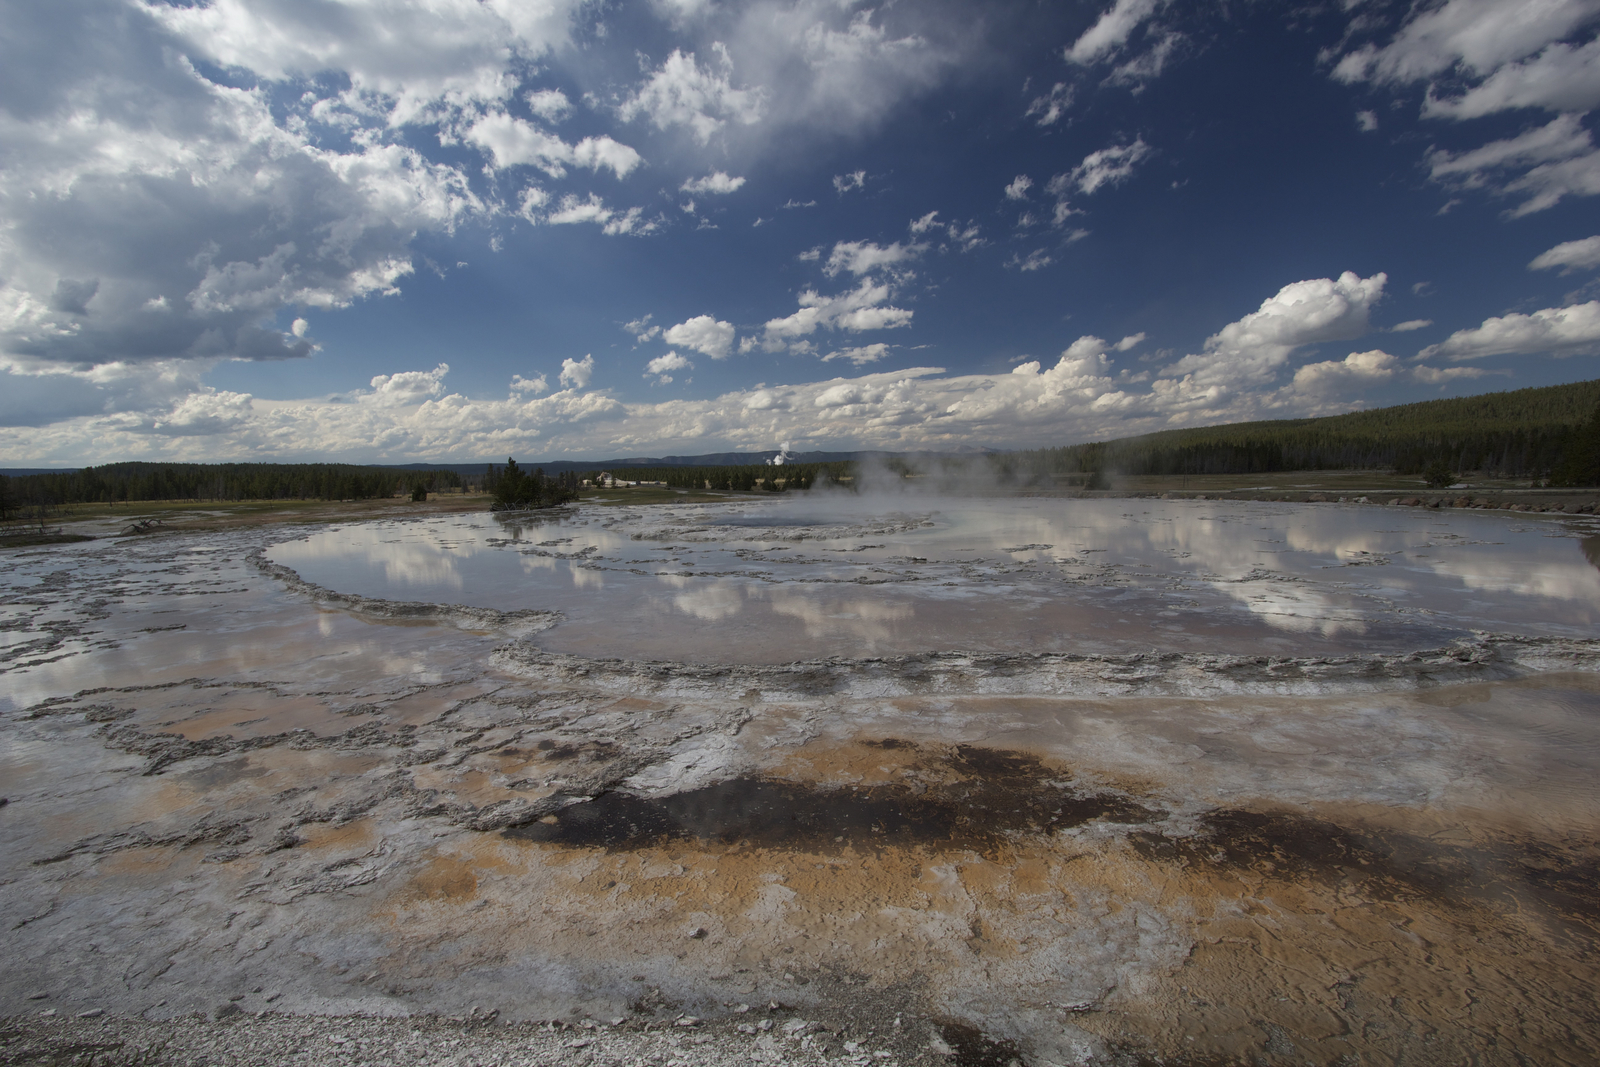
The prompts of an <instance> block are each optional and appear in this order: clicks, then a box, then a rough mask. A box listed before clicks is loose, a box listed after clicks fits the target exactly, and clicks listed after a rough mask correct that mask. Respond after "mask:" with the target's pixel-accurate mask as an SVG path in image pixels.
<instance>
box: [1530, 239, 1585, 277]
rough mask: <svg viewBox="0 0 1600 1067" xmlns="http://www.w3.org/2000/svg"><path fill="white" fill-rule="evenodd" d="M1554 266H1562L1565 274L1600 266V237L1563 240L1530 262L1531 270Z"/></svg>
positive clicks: (1546, 268) (1547, 268)
mask: <svg viewBox="0 0 1600 1067" xmlns="http://www.w3.org/2000/svg"><path fill="white" fill-rule="evenodd" d="M1552 267H1561V268H1562V271H1561V273H1563V274H1569V273H1571V272H1572V271H1575V270H1588V269H1590V268H1591V267H1600V237H1585V238H1583V239H1582V240H1579V241H1563V242H1561V243H1560V244H1558V245H1556V246H1555V247H1554V248H1551V249H1549V250H1547V251H1544V252H1541V253H1539V254H1538V255H1537V256H1535V257H1534V258H1533V261H1532V262H1530V263H1529V264H1528V269H1529V270H1549V269H1550V268H1552Z"/></svg>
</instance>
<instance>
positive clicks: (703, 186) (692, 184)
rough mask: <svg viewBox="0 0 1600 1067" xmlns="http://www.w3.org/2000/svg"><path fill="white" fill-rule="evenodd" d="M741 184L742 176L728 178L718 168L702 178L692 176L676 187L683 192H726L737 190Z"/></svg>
mask: <svg viewBox="0 0 1600 1067" xmlns="http://www.w3.org/2000/svg"><path fill="white" fill-rule="evenodd" d="M743 185H744V179H743V178H730V177H729V176H728V175H726V174H724V173H723V172H722V171H720V170H718V171H713V172H711V173H710V174H707V175H706V176H705V177H703V178H692V179H690V180H689V181H686V182H684V183H683V184H682V185H680V186H679V187H678V188H679V190H680V191H682V192H685V193H695V194H703V193H714V194H726V193H734V192H738V191H739V188H740V187H741V186H743Z"/></svg>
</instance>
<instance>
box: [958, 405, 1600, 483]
mask: <svg viewBox="0 0 1600 1067" xmlns="http://www.w3.org/2000/svg"><path fill="white" fill-rule="evenodd" d="M989 462H991V463H992V464H994V465H995V467H996V468H997V471H998V473H999V476H1000V478H1001V480H1005V481H1011V482H1028V481H1033V480H1037V479H1038V478H1040V477H1041V476H1054V475H1072V474H1083V475H1086V476H1088V475H1093V474H1095V473H1114V474H1168V475H1172V474H1177V475H1182V474H1261V473H1268V472H1273V471H1295V470H1394V471H1396V472H1398V473H1401V474H1420V473H1423V472H1424V471H1426V470H1428V469H1429V468H1430V467H1436V466H1442V467H1444V468H1447V469H1449V470H1451V471H1459V472H1466V471H1477V472H1480V473H1482V474H1485V475H1493V476H1499V477H1510V478H1536V479H1546V478H1548V479H1549V480H1550V481H1551V482H1552V483H1553V484H1557V485H1594V484H1597V483H1600V380H1596V381H1589V382H1576V383H1573V384H1571V385H1552V386H1545V387H1541V388H1534V389H1517V390H1515V391H1512V392H1505V393H1488V394H1485V395H1482V396H1471V397H1461V398H1459V399H1450V400H1427V401H1423V402H1421V403H1417V404H1402V405H1399V406H1396V407H1389V408H1377V409H1375V410H1372V411H1352V412H1350V413H1348V414H1345V415H1330V416H1325V417H1323V418H1315V419H1281V420H1276V421H1271V422H1241V423H1232V424H1228V425H1224V426H1207V427H1199V428H1195V429H1185V430H1165V431H1162V432H1160V433H1152V434H1145V435H1142V436H1139V437H1125V438H1120V439H1117V440H1112V441H1103V442H1091V443H1087V444H1079V445H1068V446H1066V447H1063V448H1047V449H1038V450H1034V451H1027V452H1011V453H1004V454H995V455H991V456H990V457H989Z"/></svg>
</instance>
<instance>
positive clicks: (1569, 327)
mask: <svg viewBox="0 0 1600 1067" xmlns="http://www.w3.org/2000/svg"><path fill="white" fill-rule="evenodd" d="M1597 348H1600V300H1591V301H1589V302H1588V303H1586V304H1576V305H1573V306H1571V307H1561V308H1544V309H1542V310H1539V311H1535V312H1533V313H1532V314H1531V315H1523V314H1520V313H1518V314H1511V315H1501V316H1497V317H1494V318H1488V319H1484V320H1483V325H1481V326H1476V327H1473V328H1472V329H1467V330H1457V331H1456V332H1455V333H1453V334H1451V335H1450V336H1449V337H1447V338H1445V339H1444V340H1443V341H1441V342H1439V343H1438V344H1436V345H1429V346H1428V347H1427V348H1424V349H1423V350H1422V352H1421V353H1420V354H1419V356H1420V358H1422V359H1434V358H1443V359H1449V360H1453V361H1459V360H1465V359H1483V358H1484V357H1486V356H1508V355H1525V356H1531V355H1543V354H1549V355H1556V356H1565V355H1573V354H1576V353H1582V352H1593V351H1596V350H1597Z"/></svg>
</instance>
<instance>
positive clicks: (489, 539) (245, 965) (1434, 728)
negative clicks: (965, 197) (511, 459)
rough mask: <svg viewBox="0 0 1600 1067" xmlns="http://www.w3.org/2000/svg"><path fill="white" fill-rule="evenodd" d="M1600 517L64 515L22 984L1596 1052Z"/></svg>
mask: <svg viewBox="0 0 1600 1067" xmlns="http://www.w3.org/2000/svg"><path fill="white" fill-rule="evenodd" d="M1595 533H1596V527H1595V524H1594V522H1593V520H1589V519H1566V518H1563V519H1555V518H1550V517H1541V518H1538V519H1533V518H1528V517H1523V516H1520V515H1509V514H1505V513H1494V514H1475V513H1470V512H1463V511H1448V512H1433V511H1425V510H1418V509H1409V508H1395V507H1381V508H1380V507H1364V506H1349V507H1344V506H1336V505H1321V506H1303V505H1302V506H1297V505H1284V504H1242V503H1233V502H1176V501H1175V502H1158V501H1127V500H1096V501H1065V500H1052V499H1020V500H1018V499H992V500H991V499H976V498H966V499H916V498H909V497H907V498H877V499H869V498H851V497H831V498H830V497H826V496H811V497H792V498H784V499H777V500H758V501H751V502H748V503H738V504H734V503H728V504H719V505H704V506H665V507H628V506H624V507H585V508H582V509H579V510H576V511H573V512H570V513H567V514H561V515H554V514H553V515H550V516H549V517H547V518H542V519H540V520H537V521H525V522H521V523H518V522H514V521H501V520H498V519H495V518H492V517H490V516H487V515H482V516H469V517H450V518H435V519H419V520H412V521H383V522H368V523H354V524H348V525H328V526H324V527H319V528H314V529H312V530H310V531H309V532H305V531H303V530H301V529H295V528H289V527H279V528H259V529H245V530H233V531H228V532H216V533H207V534H193V535H178V534H174V535H157V536H151V537H137V538H134V537H130V538H123V539H117V540H100V541H93V542H87V543H83V544H75V545H62V546H51V547H47V548H40V549H28V550H17V551H13V552H11V553H9V554H8V555H7V556H5V557H4V559H3V561H0V562H3V564H4V570H0V620H3V627H0V679H3V681H4V684H3V685H0V797H4V803H0V915H4V916H5V917H6V930H7V934H6V938H7V941H6V952H7V955H6V966H5V967H3V968H0V1014H4V1015H19V1014H33V1013H36V1012H38V1011H39V1010H41V1008H40V1003H41V1002H40V1001H35V1000H30V999H29V998H30V997H31V996H33V995H35V994H37V993H41V992H42V993H45V994H48V996H49V998H50V999H48V1000H47V1001H45V1002H43V1003H48V1004H49V1005H50V1007H51V1008H53V1009H57V1010H59V1011H61V1013H62V1014H67V1013H68V1012H78V1011H84V1010H93V1009H95V1008H103V1009H105V1010H107V1011H109V1012H113V1013H118V1012H127V1013H134V1014H143V1015H144V1016H146V1017H148V1018H152V1019H163V1018H174V1017H179V1016H183V1015H185V1013H188V1012H194V1011H216V1010H218V1009H219V1006H223V1007H226V1009H227V1010H229V1011H231V1010H233V1008H234V1007H238V1008H241V1009H242V1010H244V1011H247V1012H258V1011H266V1012H271V1011H285V1012H298V1013H322V1014H348V1013H367V1014H374V1015H415V1014H428V1013H437V1014H446V1015H462V1016H465V1015H467V1014H468V1012H469V1009H470V1008H471V1007H472V1006H474V1005H476V1006H479V1007H480V1008H482V1009H484V1010H490V1009H492V1010H496V1011H499V1012H500V1013H501V1018H502V1019H516V1020H547V1019H553V1018H562V1019H565V1020H567V1021H569V1022H575V1021H578V1020H581V1019H584V1018H586V1017H587V1018H591V1019H598V1020H609V1019H612V1018H627V1019H630V1020H633V1021H632V1022H630V1023H628V1024H627V1025H629V1026H638V1025H639V1024H641V1023H642V1022H645V1021H648V1022H650V1023H651V1024H652V1026H654V1027H655V1029H653V1030H652V1031H651V1038H652V1040H653V1039H654V1037H655V1036H656V1035H659V1034H662V1033H663V1032H664V1033H666V1034H668V1035H671V1034H673V1033H677V1032H678V1029H679V1028H678V1027H676V1026H674V1025H672V1023H673V1021H674V1020H676V1019H678V1018H679V1017H680V1016H682V1015H683V1014H684V1013H689V1014H692V1015H696V1016H701V1017H705V1018H707V1019H709V1020H712V1021H713V1022H715V1021H716V1020H719V1019H720V1020H724V1021H725V1022H726V1024H727V1028H728V1029H727V1032H728V1033H729V1034H737V1033H738V1032H737V1031H736V1030H734V1029H733V1027H734V1026H735V1025H736V1024H738V1023H739V1022H740V1021H741V1020H746V1019H755V1018H757V1017H758V1016H761V1017H765V1015H770V1016H771V1017H772V1018H773V1019H775V1020H776V1021H777V1023H778V1025H777V1026H776V1027H774V1028H773V1029H771V1030H770V1031H757V1030H755V1029H754V1027H753V1026H752V1027H751V1031H752V1032H750V1033H749V1034H748V1040H749V1042H750V1044H749V1048H750V1049H751V1052H752V1060H753V1061H758V1062H774V1063H782V1062H785V1057H786V1056H789V1055H790V1054H791V1053H793V1054H794V1055H800V1054H801V1053H800V1052H799V1051H797V1050H800V1049H801V1048H802V1044H801V1043H802V1039H803V1038H804V1037H806V1036H808V1035H809V1036H813V1037H815V1036H816V1033H818V1032H815V1031H813V1030H812V1029H811V1023H813V1022H816V1021H817V1020H827V1021H828V1025H829V1026H831V1027H834V1028H835V1031H836V1033H837V1034H839V1035H842V1034H844V1033H845V1032H846V1030H845V1028H846V1027H848V1031H847V1032H848V1034H849V1039H850V1040H851V1041H852V1042H855V1043H856V1045H857V1051H858V1053H859V1055H855V1059H853V1060H850V1062H855V1061H856V1060H860V1061H861V1062H868V1060H869V1058H870V1062H888V1063H903V1064H917V1063H927V1062H935V1060H934V1059H933V1057H934V1055H935V1053H936V1052H937V1051H938V1050H939V1049H940V1048H944V1049H952V1048H954V1049H955V1050H956V1051H955V1054H954V1055H953V1056H952V1058H951V1060H946V1059H945V1058H944V1057H943V1055H942V1054H940V1056H939V1057H938V1058H937V1060H936V1062H941V1063H943V1062H952V1061H953V1062H954V1063H956V1064H958V1065H959V1064H963V1063H981V1062H1002V1063H1003V1062H1007V1060H1008V1059H1010V1058H1011V1056H1012V1054H1013V1053H1015V1054H1016V1055H1017V1056H1018V1057H1020V1058H1021V1059H1022V1061H1023V1062H1025V1063H1026V1064H1028V1065H1029V1067H1069V1065H1070V1067H1080V1065H1101V1064H1119V1065H1120V1064H1145V1063H1154V1062H1164V1063H1193V1064H1202V1063H1239V1062H1243V1063H1260V1062H1270V1063H1289V1062H1293V1063H1297V1064H1298V1063H1310V1064H1315V1065H1318V1067H1333V1065H1336V1064H1348V1063H1355V1062H1360V1063H1386V1064H1401V1063H1418V1064H1445V1063H1452V1064H1453V1063H1461V1062H1476V1063H1484V1064H1501V1063H1506V1064H1512V1063H1539V1064H1559V1065H1572V1067H1580V1065H1582V1067H1592V1064H1594V1063H1596V1062H1600V1036H1597V1035H1600V1006H1597V1005H1596V1002H1595V998H1594V990H1595V988H1600V639H1597V638H1600V625H1597V623H1600V567H1597V565H1596V563H1595V562H1594V561H1595V560H1596V559H1597V558H1600V551H1597V550H1596V548H1595V545H1596V543H1597V542H1596V540H1595ZM740 1003H745V1004H749V1005H753V1006H755V1008H756V1010H754V1011H752V1012H751V1013H749V1014H734V1009H735V1006H736V1005H738V1004H740ZM774 1003H775V1004H779V1005H782V1006H783V1007H781V1008H780V1009H778V1010H777V1011H776V1012H768V1013H763V1009H762V1007H761V1006H764V1005H768V1004H774ZM902 1015H903V1016H904V1018H903V1020H901V1019H900V1018H899V1017H900V1016H902ZM932 1016H937V1017H939V1018H940V1019H941V1020H942V1022H941V1023H940V1025H941V1026H944V1027H945V1029H944V1030H943V1031H939V1032H942V1033H944V1034H945V1037H938V1032H936V1031H935V1030H933V1029H930V1026H932V1023H930V1022H929V1021H928V1019H929V1017H932ZM480 1018H481V1016H480ZM807 1020H809V1022H808V1021H807ZM791 1022H792V1023H794V1024H795V1028H794V1029H792V1030H790V1029H787V1027H789V1024H790V1023H791ZM902 1023H903V1025H902ZM746 1025H748V1024H746ZM963 1028H965V1029H963ZM978 1031H982V1035H986V1036H981V1037H980V1035H978ZM586 1032H587V1031H586ZM695 1032H696V1033H698V1031H695ZM961 1034H968V1035H969V1036H970V1038H971V1040H970V1041H968V1040H967V1039H966V1038H963V1039H962V1040H961V1041H957V1040H956V1037H955V1036H952V1035H961ZM786 1035H789V1036H786ZM936 1039H937V1040H936ZM947 1039H948V1040H947ZM663 1040H665V1039H663ZM684 1040H685V1041H690V1040H696V1039H695V1038H692V1037H690V1036H689V1035H684ZM737 1040H739V1041H745V1040H746V1036H738V1037H737ZM842 1042H843V1038H842V1037H841V1040H840V1042H836V1044H841V1045H842ZM963 1042H965V1043H963ZM983 1042H988V1044H983ZM574 1047H575V1046H574ZM741 1047H743V1046H741ZM817 1047H819V1046H817V1045H816V1041H815V1040H814V1041H813V1043H812V1045H811V1046H806V1049H808V1051H806V1052H805V1055H806V1056H809V1055H811V1053H812V1052H815V1051H816V1048H817ZM662 1048H663V1049H664V1050H665V1049H666V1045H663V1046H662ZM961 1049H968V1050H969V1051H970V1050H971V1049H979V1051H980V1052H982V1050H983V1049H988V1050H989V1052H983V1054H982V1055H978V1054H977V1053H973V1054H972V1055H968V1053H966V1052H962V1051H960V1050H961ZM996 1049H1000V1050H1002V1051H1004V1055H1003V1056H1001V1055H1000V1053H998V1052H995V1053H994V1055H989V1053H990V1052H994V1050H996ZM591 1051H592V1050H591ZM878 1053H882V1055H878ZM666 1054H667V1051H663V1056H665V1055H666ZM817 1055H818V1056H820V1055H821V1053H820V1052H819V1053H817ZM829 1055H830V1056H831V1055H832V1053H830V1054H829ZM985 1056H987V1057H988V1058H984V1057H985ZM997 1056H998V1057H999V1058H998V1059H997V1058H996V1057H997ZM685 1057H687V1058H689V1061H690V1062H692V1061H693V1060H692V1057H693V1048H692V1046H689V1047H686V1048H685V1049H683V1050H682V1053H681V1056H680V1062H682V1061H683V1058H685ZM804 1062H812V1061H810V1060H805V1061H804Z"/></svg>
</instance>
